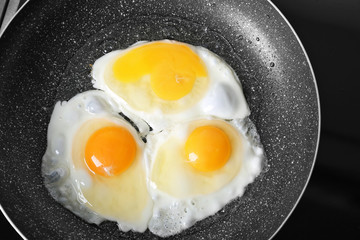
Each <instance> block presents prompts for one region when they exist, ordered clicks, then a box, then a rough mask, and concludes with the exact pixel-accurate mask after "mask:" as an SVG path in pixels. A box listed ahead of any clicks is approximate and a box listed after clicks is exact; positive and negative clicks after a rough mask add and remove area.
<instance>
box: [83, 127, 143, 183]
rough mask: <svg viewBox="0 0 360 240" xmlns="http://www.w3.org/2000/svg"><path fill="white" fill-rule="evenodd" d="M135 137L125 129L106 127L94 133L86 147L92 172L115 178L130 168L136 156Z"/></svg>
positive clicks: (86, 159)
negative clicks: (114, 176)
mask: <svg viewBox="0 0 360 240" xmlns="http://www.w3.org/2000/svg"><path fill="white" fill-rule="evenodd" d="M136 150H137V145H136V142H135V139H134V137H133V136H132V135H131V133H130V132H129V131H128V130H127V129H126V128H124V127H118V126H111V127H104V128H101V129H99V130H97V131H96V132H94V133H93V134H92V135H91V136H90V138H89V139H88V141H87V143H86V146H85V162H86V165H87V166H88V168H89V169H90V171H91V172H93V173H94V174H97V175H101V176H113V175H118V174H120V173H122V172H124V171H125V170H126V169H127V168H129V167H130V165H131V163H132V162H133V161H134V159H135V156H136Z"/></svg>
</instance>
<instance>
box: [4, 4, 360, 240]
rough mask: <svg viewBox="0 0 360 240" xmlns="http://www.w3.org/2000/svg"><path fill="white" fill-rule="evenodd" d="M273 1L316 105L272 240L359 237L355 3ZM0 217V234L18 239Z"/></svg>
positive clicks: (358, 11) (359, 14)
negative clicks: (298, 173) (299, 49)
mask: <svg viewBox="0 0 360 240" xmlns="http://www.w3.org/2000/svg"><path fill="white" fill-rule="evenodd" d="M1 1H2V0H1ZM23 2H24V1H21V3H23ZM273 3H274V4H275V5H276V6H277V7H278V8H279V9H280V11H281V12H282V13H283V14H284V15H285V17H286V18H287V19H288V20H289V22H290V24H291V25H292V26H293V28H294V29H295V31H296V33H297V34H298V36H299V38H300V39H301V41H302V43H303V45H304V47H305V49H306V51H307V53H308V55H309V58H310V61H311V63H312V66H313V69H314V72H315V76H316V79H317V84H318V88H319V94H320V105H321V138H320V145H319V150H318V156H317V160H316V164H315V168H314V171H313V174H312V177H311V179H310V182H309V185H308V187H307V189H306V191H305V193H304V195H303V197H302V198H301V201H300V202H299V204H298V206H297V207H296V209H295V210H294V212H293V213H292V215H291V216H290V218H289V219H288V221H287V222H286V223H285V225H284V226H283V227H282V228H281V230H280V231H279V232H278V233H277V235H276V236H275V237H274V239H275V240H283V239H317V238H320V239H336V238H341V239H360V117H359V116H360V114H359V110H360V71H359V69H360V0H342V1H340V0H296V1H295V0H293V1H290V0H273ZM0 215H1V218H0V220H1V222H0V226H1V232H2V233H5V234H8V238H9V239H21V238H20V236H19V235H18V234H17V233H16V232H15V230H14V229H13V228H12V227H11V225H10V224H9V223H8V222H7V220H6V219H5V217H4V216H3V215H2V214H0Z"/></svg>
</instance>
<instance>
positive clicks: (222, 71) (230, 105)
mask: <svg viewBox="0 0 360 240" xmlns="http://www.w3.org/2000/svg"><path fill="white" fill-rule="evenodd" d="M160 42H177V41H173V40H162V41H160ZM146 43H148V42H147V41H139V42H137V43H135V44H133V45H131V46H130V47H128V48H126V49H123V50H115V51H112V52H110V53H107V54H106V55H104V56H102V57H100V58H99V59H97V60H96V61H95V63H94V65H93V69H92V73H91V75H92V78H93V80H92V82H93V87H94V88H97V89H101V90H103V91H105V92H106V93H108V94H109V95H110V96H111V97H113V98H114V99H116V101H118V102H120V103H121V105H122V106H123V109H122V111H123V112H131V113H133V114H135V115H137V116H139V117H141V118H142V119H144V120H145V121H146V122H148V123H149V124H150V126H151V127H152V128H153V129H154V131H160V130H161V129H164V128H168V127H171V126H172V125H173V123H174V122H175V123H179V122H180V121H187V119H191V118H194V117H198V116H205V115H210V116H214V117H218V118H223V119H236V118H245V117H247V116H249V115H250V110H249V107H248V105H247V102H246V99H245V97H244V94H243V92H242V86H241V82H240V80H239V79H238V77H237V75H236V73H235V71H234V70H233V69H232V68H231V67H230V66H229V65H228V64H227V63H226V62H225V61H224V60H222V59H221V58H220V57H219V56H217V55H216V54H215V53H212V52H211V51H209V50H207V49H206V48H204V47H200V46H192V45H189V44H186V43H183V44H185V45H187V46H188V47H190V48H191V49H192V50H193V51H194V52H195V53H196V54H197V55H198V56H199V57H200V58H201V59H202V61H203V62H204V64H205V66H206V68H207V71H208V76H209V77H210V81H209V88H208V92H207V93H206V94H205V95H204V97H203V99H202V100H200V101H199V102H198V103H196V104H195V105H194V106H192V107H190V108H189V109H187V110H185V111H183V112H181V113H174V114H163V113H162V111H161V110H159V109H155V110H154V112H150V113H148V112H144V111H139V110H135V109H133V108H132V107H131V106H130V105H129V104H128V103H127V102H126V101H125V100H124V99H122V98H121V97H119V96H118V95H117V94H116V93H114V92H113V91H112V90H111V89H110V88H109V87H108V86H107V85H106V84H105V81H104V78H103V76H104V74H105V69H106V66H107V64H109V62H111V61H112V60H113V59H114V58H117V57H118V56H119V55H120V54H124V53H126V52H127V51H130V50H132V49H134V48H136V47H138V46H140V45H143V44H146ZM215 79H216V80H215ZM215 99H216V100H215Z"/></svg>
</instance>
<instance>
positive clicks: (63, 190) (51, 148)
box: [42, 91, 152, 232]
mask: <svg viewBox="0 0 360 240" xmlns="http://www.w3.org/2000/svg"><path fill="white" fill-rule="evenodd" d="M135 119H136V118H135ZM137 125H138V126H139V130H140V131H141V134H139V133H138V132H137V131H136V129H135V128H134V127H133V126H132V125H131V124H129V123H128V122H127V121H125V120H124V119H122V118H121V117H120V116H119V115H118V106H117V104H116V103H115V102H114V101H113V100H112V99H111V98H109V97H108V96H106V95H105V93H103V92H101V91H89V92H84V93H81V94H78V95H76V96H75V97H73V98H72V99H71V100H69V101H68V102H58V103H57V104H56V105H55V108H54V111H53V114H52V116H51V120H50V124H49V128H48V147H47V150H46V153H45V155H44V157H43V164H42V173H43V176H44V178H45V185H46V187H47V188H48V189H49V191H50V193H51V195H52V196H53V197H54V198H55V199H56V200H57V201H59V202H60V203H62V204H63V205H64V206H65V207H67V208H68V209H70V210H71V211H72V212H74V213H75V214H77V215H78V216H80V217H81V218H83V219H84V220H86V221H88V222H90V223H97V224H99V223H100V222H101V221H103V220H112V221H116V222H118V225H119V228H120V229H121V230H123V231H128V230H134V231H139V232H143V231H145V230H146V229H147V223H148V221H149V218H150V216H151V212H152V211H151V210H152V200H151V198H150V195H149V194H148V191H147V184H146V173H145V165H144V157H143V155H144V154H143V153H144V147H145V146H144V142H143V141H142V140H141V138H142V137H143V134H147V131H148V127H147V125H146V123H142V122H141V121H140V120H138V121H137Z"/></svg>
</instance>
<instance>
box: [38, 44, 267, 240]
mask: <svg viewBox="0 0 360 240" xmlns="http://www.w3.org/2000/svg"><path fill="white" fill-rule="evenodd" d="M91 74H92V81H93V86H94V88H96V89H98V90H92V91H88V92H83V93H80V94H78V95H76V96H74V97H73V98H72V99H70V100H69V101H67V102H66V101H64V102H58V103H57V104H56V105H55V108H54V111H53V113H52V116H51V120H50V123H49V127H48V139H47V141H48V145H47V149H46V153H45V155H44V157H43V163H42V174H43V177H44V179H45V185H46V187H47V188H48V190H49V192H50V194H51V195H52V197H53V198H54V199H55V200H56V201H58V202H60V203H61V204H62V205H64V206H65V207H66V208H68V209H69V210H71V211H72V212H74V213H75V214H76V215H78V216H80V217H81V218H82V219H84V220H85V221H87V222H89V223H95V224H99V223H100V222H102V221H104V220H110V221H116V222H117V223H118V225H119V229H120V230H122V231H129V230H133V231H137V232H144V231H145V230H146V229H147V228H148V229H149V230H150V231H151V232H152V233H153V234H155V235H158V236H161V237H168V236H171V235H174V234H177V233H179V232H181V231H182V230H184V229H186V228H189V227H191V226H192V225H194V224H195V223H196V222H197V221H200V220H202V219H204V218H206V217H208V216H210V215H213V214H215V213H216V212H217V211H219V210H220V209H221V208H223V207H224V206H225V205H226V204H227V203H229V202H231V201H232V200H233V199H235V198H236V197H240V196H242V195H243V193H244V191H245V187H246V186H247V185H248V184H249V183H251V182H253V181H254V179H255V178H256V176H258V175H259V174H260V172H261V168H262V163H263V160H264V151H263V149H262V146H261V144H260V142H259V140H258V139H259V136H258V135H257V133H256V129H255V127H254V126H253V125H252V124H251V121H250V120H249V119H248V115H249V114H250V111H249V107H248V105H247V103H246V100H245V97H244V94H243V92H242V87H241V84H240V81H239V79H238V78H237V76H236V74H235V72H234V70H233V69H232V68H231V67H230V66H229V65H228V64H226V63H225V61H224V60H222V59H221V58H220V57H218V56H217V55H215V54H214V53H212V52H210V51H209V50H207V49H205V48H203V47H198V46H192V45H189V44H185V43H180V42H177V41H170V40H162V41H155V42H144V41H142V42H137V43H135V44H134V45H132V46H130V47H128V48H126V49H122V50H117V51H113V52H110V53H108V54H106V55H104V56H103V57H101V58H99V59H98V60H96V62H95V63H94V65H93V69H92V73H91Z"/></svg>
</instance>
